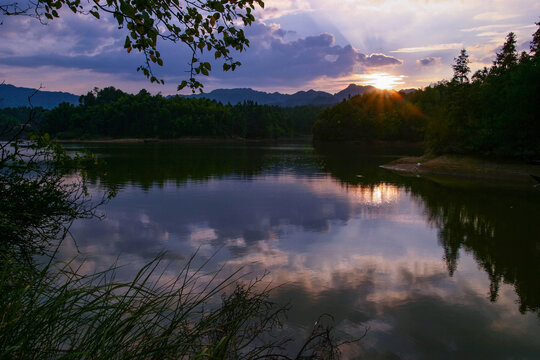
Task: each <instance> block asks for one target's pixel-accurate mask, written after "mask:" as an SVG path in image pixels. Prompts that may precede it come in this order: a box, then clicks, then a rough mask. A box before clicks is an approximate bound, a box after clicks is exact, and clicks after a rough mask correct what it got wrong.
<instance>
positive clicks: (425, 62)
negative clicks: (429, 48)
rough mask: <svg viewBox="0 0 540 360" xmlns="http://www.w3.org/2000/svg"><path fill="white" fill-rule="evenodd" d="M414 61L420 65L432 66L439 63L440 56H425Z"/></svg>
mask: <svg viewBox="0 0 540 360" xmlns="http://www.w3.org/2000/svg"><path fill="white" fill-rule="evenodd" d="M416 62H417V63H418V64H419V65H421V66H433V65H437V64H440V63H441V58H440V57H436V58H435V57H427V58H423V59H418V60H416Z"/></svg>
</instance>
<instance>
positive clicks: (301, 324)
mask: <svg viewBox="0 0 540 360" xmlns="http://www.w3.org/2000/svg"><path fill="white" fill-rule="evenodd" d="M66 147H68V148H69V149H72V150H77V149H81V148H83V147H84V148H88V149H90V150H91V151H92V152H93V153H94V154H95V155H96V156H97V157H99V158H100V159H103V160H105V161H106V164H105V165H104V166H103V168H101V169H100V170H99V171H94V172H91V173H90V174H89V176H90V180H91V184H92V192H94V193H99V192H100V189H103V188H106V187H117V188H118V194H117V196H116V197H115V198H113V199H111V200H110V201H109V202H108V203H107V204H106V205H104V206H102V207H101V208H100V211H101V212H102V213H103V214H104V215H105V218H104V219H103V220H97V219H95V220H80V221H77V222H76V223H75V224H74V225H73V227H72V229H71V230H72V233H73V236H74V237H75V239H76V246H75V245H74V243H73V242H67V243H65V244H64V247H63V248H62V256H64V257H65V258H70V257H73V256H75V255H77V254H78V253H79V252H80V254H81V255H80V256H82V257H84V258H85V262H84V265H83V269H84V271H94V270H102V269H106V268H107V267H109V266H110V265H111V264H112V263H114V262H116V263H118V264H120V265H123V267H122V268H121V269H120V270H119V276H121V277H122V276H125V277H126V278H127V277H129V276H130V275H131V276H132V275H134V274H135V272H136V271H137V269H138V268H139V267H140V266H142V265H143V264H145V263H146V262H148V261H150V260H152V259H153V258H154V257H155V256H156V255H157V254H159V253H160V252H162V251H166V253H165V255H164V259H165V261H167V262H171V263H175V262H178V263H181V262H182V261H185V260H186V259H187V258H189V257H190V256H191V255H192V254H193V253H194V252H196V251H197V252H198V254H197V261H199V262H203V261H206V260H208V259H210V260H209V263H208V265H207V267H208V268H210V269H215V268H218V267H223V268H224V269H228V268H231V269H233V268H238V267H241V266H243V267H244V269H246V270H247V271H249V273H250V274H254V275H253V276H255V274H261V273H262V272H263V271H265V270H268V271H269V272H270V273H269V274H268V275H267V276H266V278H265V281H272V283H273V284H283V285H282V286H281V287H279V288H277V289H276V290H274V298H275V300H276V301H278V302H281V303H290V305H291V310H290V312H289V316H288V319H287V326H288V327H289V328H290V329H291V331H293V332H294V333H295V334H296V335H297V336H298V337H299V338H300V337H302V336H304V335H305V334H307V333H308V332H309V330H310V328H311V326H312V324H313V322H314V321H315V320H316V319H317V317H318V316H319V315H320V314H323V313H329V314H332V316H333V317H334V321H335V326H336V329H337V331H338V333H339V334H341V335H342V336H343V337H344V338H346V337H347V336H349V337H354V336H360V335H362V334H363V333H364V332H365V330H366V328H367V329H368V332H367V334H366V336H365V337H364V338H363V339H362V341H361V342H359V343H358V344H354V345H349V346H345V347H344V348H343V358H363V359H510V358H511V359H533V358H535V359H538V358H540V317H539V312H540V191H538V190H535V189H532V188H531V189H508V188H506V189H505V188H497V187H491V186H487V185H486V186H476V187H471V186H460V185H459V183H457V184H453V185H448V184H446V185H442V184H439V183H435V182H433V181H430V180H427V179H423V178H416V177H406V176H401V175H398V174H395V173H392V172H390V171H388V170H384V169H381V168H379V165H381V164H384V163H387V162H389V161H391V160H394V159H396V158H398V157H400V156H403V155H416V154H417V153H418V151H417V150H407V149H403V148H401V149H399V148H397V149H392V148H387V149H377V150H374V149H371V148H365V147H364V148H362V147H354V146H339V147H338V146H327V147H324V148H318V149H314V148H313V147H312V146H311V145H310V144H307V143H247V144H244V143H211V142H209V143H191V144H189V143H173V142H163V143H154V144H142V143H134V144H128V143H123V144H121V143H115V144H106V143H94V144H69V145H67V146H66ZM169 271H173V272H174V270H169Z"/></svg>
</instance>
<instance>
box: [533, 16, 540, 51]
mask: <svg viewBox="0 0 540 360" xmlns="http://www.w3.org/2000/svg"><path fill="white" fill-rule="evenodd" d="M536 25H537V26H538V29H536V31H535V32H534V34H533V38H532V40H531V54H532V55H533V56H534V57H537V58H538V57H540V51H538V50H539V49H540V21H539V22H537V23H536Z"/></svg>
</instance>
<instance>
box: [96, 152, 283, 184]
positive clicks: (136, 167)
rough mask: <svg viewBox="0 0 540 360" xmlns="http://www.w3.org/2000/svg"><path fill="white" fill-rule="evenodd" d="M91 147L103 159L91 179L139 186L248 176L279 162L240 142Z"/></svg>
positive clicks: (266, 153)
mask: <svg viewBox="0 0 540 360" xmlns="http://www.w3.org/2000/svg"><path fill="white" fill-rule="evenodd" d="M91 150H92V151H93V152H94V153H95V154H96V155H97V156H98V157H103V158H104V160H105V162H106V166H105V168H102V169H101V170H102V171H101V172H99V173H98V172H93V173H91V174H89V175H90V180H91V181H92V182H94V183H95V182H97V181H98V180H99V182H100V183H101V184H104V185H108V184H114V185H118V186H119V187H123V186H125V185H126V184H127V183H134V184H137V185H139V186H141V187H142V188H143V189H148V188H150V187H152V186H154V185H158V186H163V184H164V183H165V182H168V181H171V182H175V183H177V184H184V183H186V182H187V181H189V180H195V181H197V180H199V181H200V180H209V179H211V178H214V177H222V176H234V175H236V176H242V177H246V178H249V177H251V176H254V175H257V174H260V173H262V172H263V171H264V170H265V169H268V168H271V167H273V166H275V165H277V163H278V162H280V161H281V162H282V161H283V159H279V158H277V157H275V156H272V153H271V152H270V151H269V150H267V149H264V148H262V147H260V146H259V147H252V146H249V145H245V146H244V145H242V144H236V145H235V144H231V145H230V146H227V145H226V144H225V145H224V144H219V145H216V144H211V143H206V144H204V143H203V144H190V145H182V144H178V143H158V144H128V145H122V144H114V145H113V144H106V145H104V146H102V147H99V148H92V149H91ZM104 174H106V176H104Z"/></svg>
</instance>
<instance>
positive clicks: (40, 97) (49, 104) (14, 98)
mask: <svg viewBox="0 0 540 360" xmlns="http://www.w3.org/2000/svg"><path fill="white" fill-rule="evenodd" d="M35 91H36V89H30V88H23V87H17V86H13V85H8V84H1V85H0V108H6V107H18V106H29V103H28V97H29V96H31V95H32V94H33V93H34V92H35ZM31 101H32V106H36V107H37V106H41V107H43V108H45V109H52V108H53V107H55V106H57V105H58V104H60V103H63V102H67V103H70V104H74V105H77V104H78V103H79V96H78V95H73V94H70V93H67V92H60V91H44V90H40V91H38V92H37V93H36V94H35V95H34V96H32V99H31Z"/></svg>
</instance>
